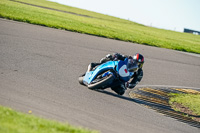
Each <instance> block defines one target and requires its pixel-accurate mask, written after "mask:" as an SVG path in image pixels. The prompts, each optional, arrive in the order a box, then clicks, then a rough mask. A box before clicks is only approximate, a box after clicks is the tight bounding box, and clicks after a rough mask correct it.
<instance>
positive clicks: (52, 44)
mask: <svg viewBox="0 0 200 133" xmlns="http://www.w3.org/2000/svg"><path fill="white" fill-rule="evenodd" d="M113 52H119V53H122V54H133V53H136V52H140V53H142V54H143V55H144V56H145V64H144V78H143V80H142V81H141V82H140V83H139V85H147V86H148V85H164V86H168V85H169V86H184V87H194V88H199V87H200V57H199V55H194V54H186V53H183V52H178V51H174V50H168V49H162V48H156V47H150V46H144V45H138V44H133V43H128V42H122V41H117V40H112V39H106V38H100V37H96V36H90V35H85V34H79V33H73V32H68V31H63V30H57V29H52V28H47V27H42V26H36V25H31V24H26V23H21V22H15V21H10V20H5V19H0V105H4V106H8V107H12V108H14V109H17V110H19V111H22V112H26V113H27V112H28V111H29V110H31V111H32V112H33V114H35V115H38V116H41V117H44V118H49V119H56V120H59V121H64V122H65V121H68V122H69V123H70V124H74V125H77V126H83V127H88V128H90V129H96V130H99V131H101V132H103V133H133V132H134V133H199V131H200V129H199V128H196V127H193V126H190V125H188V124H187V123H183V122H180V121H178V120H176V119H174V118H170V117H167V116H164V115H162V114H159V113H157V112H155V111H153V110H151V109H148V108H146V107H144V106H141V105H139V104H137V103H135V102H134V101H131V100H127V99H126V97H128V92H129V91H130V90H127V93H126V94H125V95H124V96H123V97H120V96H117V95H115V93H114V92H112V91H111V90H110V89H108V90H105V91H106V92H109V93H104V92H98V91H92V90H89V89H87V88H86V87H84V86H81V85H80V84H79V83H78V76H79V75H80V74H82V73H84V72H85V71H86V69H87V66H88V64H89V63H90V62H98V61H99V60H100V59H101V58H102V57H104V56H105V55H106V54H108V53H113Z"/></svg>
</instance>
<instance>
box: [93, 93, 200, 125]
mask: <svg viewBox="0 0 200 133" xmlns="http://www.w3.org/2000/svg"><path fill="white" fill-rule="evenodd" d="M95 91H97V92H100V93H103V94H106V95H110V96H113V97H116V98H120V99H123V100H127V101H131V102H134V103H138V104H140V105H144V106H145V107H146V106H148V108H151V109H153V110H156V111H157V112H159V113H162V114H164V115H165V116H167V117H171V118H174V119H176V120H178V121H180V122H183V123H187V124H189V125H191V126H193V127H197V128H200V122H197V121H195V120H193V119H192V117H195V118H200V116H196V115H190V114H186V113H183V112H179V111H175V110H174V109H172V108H171V106H170V105H169V104H162V103H158V102H155V101H154V102H152V101H150V100H147V99H144V98H143V99H142V98H133V97H132V98H131V97H128V96H120V95H117V94H115V93H114V92H113V93H112V92H109V91H106V90H95ZM129 95H130V93H129ZM167 102H168V101H167Z"/></svg>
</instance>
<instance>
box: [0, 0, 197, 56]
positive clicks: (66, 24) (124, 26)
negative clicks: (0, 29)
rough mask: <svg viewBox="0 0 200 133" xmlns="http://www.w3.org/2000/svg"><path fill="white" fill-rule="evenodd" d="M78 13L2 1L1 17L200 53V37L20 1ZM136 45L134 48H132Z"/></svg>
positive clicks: (37, 2) (41, 0)
mask: <svg viewBox="0 0 200 133" xmlns="http://www.w3.org/2000/svg"><path fill="white" fill-rule="evenodd" d="M18 1H22V2H26V3H31V4H35V5H40V6H45V7H50V8H54V9H59V10H63V11H68V12H73V13H76V14H82V15H87V16H91V17H84V16H79V15H75V14H70V13H63V12H58V11H53V10H49V9H43V8H39V7H34V6H30V5H26V4H22V3H18V2H13V1H11V0H1V1H0V17H2V18H7V19H11V20H17V21H22V22H28V23H32V24H38V25H43V26H48V27H53V28H58V29H64V30H70V31H75V32H80V33H86V34H91V35H96V36H101V37H107V38H112V39H117V40H123V41H129V42H134V43H139V44H145V45H151V46H156V47H163V48H169V49H175V50H180V51H187V52H192V53H199V54H200V36H197V35H193V34H188V33H179V32H174V31H169V30H161V29H157V28H153V27H147V26H144V25H141V24H137V23H134V22H131V21H128V20H123V19H119V18H115V17H111V16H107V15H103V14H99V13H94V12H90V11H86V10H82V9H78V8H73V7H69V6H65V5H60V4H57V3H54V2H49V1H45V0H18ZM133 46H134V45H133Z"/></svg>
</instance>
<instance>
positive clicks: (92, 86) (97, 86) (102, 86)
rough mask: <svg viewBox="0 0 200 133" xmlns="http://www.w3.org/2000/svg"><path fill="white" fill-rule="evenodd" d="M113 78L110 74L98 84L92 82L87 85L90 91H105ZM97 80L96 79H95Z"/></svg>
mask: <svg viewBox="0 0 200 133" xmlns="http://www.w3.org/2000/svg"><path fill="white" fill-rule="evenodd" d="M114 79H115V78H114V76H113V75H112V74H110V75H108V76H106V77H105V78H103V79H102V80H100V81H98V82H92V83H90V84H89V85H88V88H89V89H91V90H94V89H105V88H106V87H107V86H108V85H109V84H111V83H112V82H113V80H114ZM97 80H98V79H97Z"/></svg>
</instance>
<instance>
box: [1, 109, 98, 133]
mask: <svg viewBox="0 0 200 133" xmlns="http://www.w3.org/2000/svg"><path fill="white" fill-rule="evenodd" d="M0 133H97V131H92V130H88V129H83V128H78V127H74V126H71V125H69V124H67V123H61V122H56V121H52V120H46V119H42V118H39V117H36V116H34V115H32V114H23V113H20V112H17V111H14V110H12V109H10V108H7V107H3V106H0Z"/></svg>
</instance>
